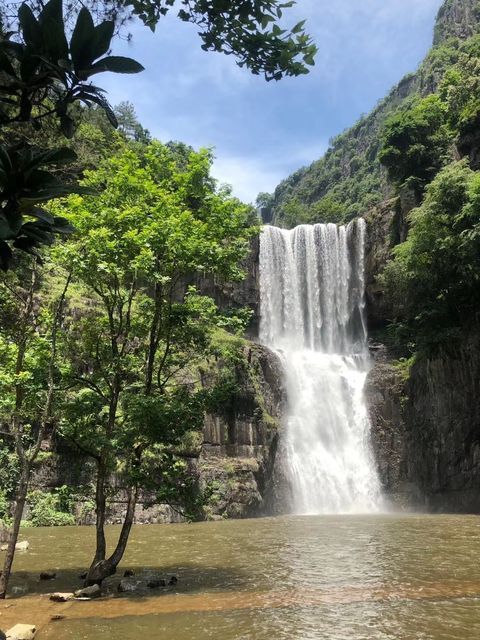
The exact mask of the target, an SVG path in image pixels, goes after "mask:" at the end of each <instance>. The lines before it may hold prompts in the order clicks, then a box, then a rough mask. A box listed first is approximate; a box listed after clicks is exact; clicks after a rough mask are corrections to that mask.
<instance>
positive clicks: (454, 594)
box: [13, 516, 480, 640]
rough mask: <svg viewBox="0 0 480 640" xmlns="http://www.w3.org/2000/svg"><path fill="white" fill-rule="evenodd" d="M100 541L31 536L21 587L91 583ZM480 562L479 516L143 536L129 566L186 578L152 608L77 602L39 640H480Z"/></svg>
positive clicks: (264, 524) (251, 523) (189, 528)
mask: <svg viewBox="0 0 480 640" xmlns="http://www.w3.org/2000/svg"><path fill="white" fill-rule="evenodd" d="M113 529H114V528H112V531H113ZM93 533H94V532H93V529H90V528H64V529H33V530H28V531H26V532H25V537H26V538H27V539H28V540H29V541H30V544H31V547H30V550H29V551H28V552H27V553H26V554H24V555H18V558H17V561H16V566H15V570H16V577H15V581H14V583H13V584H16V585H21V584H23V585H25V586H28V589H29V592H30V594H31V593H40V592H47V591H52V590H63V589H67V588H68V589H71V588H72V585H73V586H77V585H79V580H78V574H79V573H81V571H82V570H83V569H84V568H85V566H86V565H87V564H88V561H89V559H90V554H91V551H92V542H93ZM479 557H480V518H478V517H474V516H406V517H397V516H372V517H287V518H275V519H269V518H267V519H261V520H248V521H226V522H215V523H213V522H212V523H201V524H192V525H187V524H185V525H168V526H165V525H163V526H161V525H160V526H144V527H136V528H135V530H134V532H133V536H132V540H131V544H130V546H129V549H128V553H127V556H126V558H125V561H124V563H123V568H125V567H129V568H133V569H136V570H137V572H138V571H141V570H142V569H143V568H145V567H149V568H155V569H158V570H161V571H162V572H165V574H172V573H174V574H176V575H177V576H178V578H179V581H178V584H177V585H176V586H175V587H174V588H171V589H167V590H164V591H163V592H162V593H155V594H154V595H151V596H149V597H148V598H145V597H144V598H138V597H137V598H132V597H131V596H130V597H121V598H117V599H106V600H101V601H97V602H88V603H74V604H73V605H72V606H71V607H70V609H68V611H66V613H65V616H66V617H65V619H64V620H61V621H58V622H54V623H50V624H49V625H47V626H46V627H45V628H44V629H42V630H41V632H40V634H39V636H38V638H39V640H47V639H56V640H67V639H68V640H80V639H85V640H93V639H97V638H98V637H101V638H102V640H113V639H115V640H117V639H119V638H121V639H122V640H134V639H135V640H138V638H141V637H143V638H145V640H147V639H150V638H153V639H157V638H158V639H160V638H164V637H168V638H169V640H180V639H181V640H193V639H195V640H204V639H207V638H213V639H215V640H233V639H235V640H247V639H252V640H267V638H268V639H269V640H270V639H271V638H275V640H287V639H288V640H292V639H295V640H317V639H318V640H320V639H322V640H344V639H345V640H346V639H348V640H367V639H368V640H387V639H388V640H390V639H394V638H395V639H397V638H398V639H401V640H457V639H458V640H467V639H470V638H472V639H473V638H480V563H479V562H478V559H479ZM48 569H50V570H56V571H57V572H58V579H57V580H55V581H53V582H48V583H42V582H39V581H38V573H39V572H40V571H44V570H48ZM122 572H123V571H122ZM114 589H115V584H112V590H114ZM25 602H26V600H25ZM28 606H29V607H31V606H32V605H31V603H29V605H28ZM25 613H26V617H27V618H28V615H27V614H28V612H27V611H26V612H25Z"/></svg>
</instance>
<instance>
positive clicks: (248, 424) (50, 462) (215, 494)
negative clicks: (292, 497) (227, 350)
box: [25, 341, 285, 524]
mask: <svg viewBox="0 0 480 640" xmlns="http://www.w3.org/2000/svg"><path fill="white" fill-rule="evenodd" d="M241 355H242V360H241V362H239V363H238V366H237V367H236V372H235V377H236V380H235V390H234V391H233V393H232V395H231V397H230V398H229V399H228V400H227V401H226V402H225V404H224V406H223V407H222V410H221V411H219V412H218V413H216V414H210V415H206V416H205V421H204V428H203V443H202V444H201V447H200V451H199V454H198V455H194V454H192V456H191V458H190V460H189V465H190V468H191V472H192V474H193V475H194V476H195V477H196V478H197V479H198V482H199V485H200V487H201V488H202V489H203V490H205V491H206V495H207V496H208V500H207V504H206V505H205V517H207V518H213V519H217V518H224V517H236V518H241V517H249V516H256V515H260V514H263V513H265V511H267V510H269V509H270V505H271V504H272V503H274V502H276V499H275V492H276V491H277V487H276V486H275V483H274V480H273V478H274V473H273V469H274V467H275V462H276V455H277V448H278V441H279V435H280V429H281V416H282V411H283V410H282V407H283V404H284V401H285V398H284V390H283V386H282V371H281V364H280V361H279V359H278V357H277V356H276V355H275V354H274V353H273V352H271V351H270V350H269V349H267V348H266V347H263V346H261V345H258V344H254V343H252V342H247V341H245V346H244V347H243V348H242V354H241ZM218 366H222V363H218ZM45 455H46V459H44V461H43V462H42V465H41V467H40V469H39V471H38V472H37V473H36V474H35V476H34V478H33V482H32V487H33V488H40V489H42V490H45V489H47V490H49V489H53V488H55V487H61V486H63V485H68V486H69V487H71V488H75V489H76V490H77V492H78V494H79V495H82V494H84V495H85V496H86V497H85V499H79V500H78V502H77V504H76V519H77V522H78V523H79V524H93V522H94V505H93V502H92V500H91V498H89V497H88V496H89V494H91V481H92V478H93V477H94V468H93V463H92V461H91V460H88V459H87V458H85V457H82V456H81V455H79V452H78V451H77V450H75V449H73V448H72V447H71V446H69V445H68V444H67V443H65V442H63V441H60V440H59V441H57V442H56V444H55V447H54V449H53V451H52V452H49V453H48V454H45ZM110 488H111V499H110V500H109V509H108V518H107V519H108V522H109V523H112V524H115V523H117V522H122V520H123V516H124V515H125V511H126V502H127V496H126V494H125V491H124V490H123V488H122V479H121V477H112V478H111V480H110ZM25 518H27V519H28V512H26V514H25ZM182 519H183V518H182V515H181V514H180V512H179V511H178V510H176V509H174V508H172V507H170V506H168V505H163V504H156V503H155V498H154V496H153V495H150V494H148V493H147V492H143V493H142V494H141V496H140V500H139V504H138V505H137V510H136V514H135V520H136V522H137V523H162V522H178V521H181V520H182Z"/></svg>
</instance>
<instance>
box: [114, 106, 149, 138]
mask: <svg viewBox="0 0 480 640" xmlns="http://www.w3.org/2000/svg"><path fill="white" fill-rule="evenodd" d="M114 113H115V117H116V118H117V122H118V127H119V129H120V131H121V132H122V133H123V134H124V135H125V136H126V138H127V139H128V140H134V141H135V142H141V143H143V144H147V143H148V142H150V141H151V136H150V133H149V131H148V130H147V129H145V128H144V127H142V125H141V124H140V122H139V121H138V118H137V114H136V113H135V107H134V106H133V104H132V103H131V102H120V104H118V105H117V106H116V107H115V109H114Z"/></svg>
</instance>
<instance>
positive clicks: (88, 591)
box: [73, 584, 101, 598]
mask: <svg viewBox="0 0 480 640" xmlns="http://www.w3.org/2000/svg"><path fill="white" fill-rule="evenodd" d="M100 593H101V589H100V587H99V586H98V584H93V585H92V586H91V587H85V588H84V589H78V591H75V593H74V594H73V595H74V596H75V598H98V596H99V595H100Z"/></svg>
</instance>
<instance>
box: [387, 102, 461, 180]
mask: <svg viewBox="0 0 480 640" xmlns="http://www.w3.org/2000/svg"><path fill="white" fill-rule="evenodd" d="M451 143H452V136H451V134H450V130H449V128H448V125H447V110H446V109H445V106H444V104H443V103H442V101H441V99H440V98H439V96H437V95H431V96H427V97H426V98H423V99H422V100H418V99H415V100H414V101H413V103H412V104H411V105H410V106H409V107H408V108H405V107H402V108H400V110H398V111H397V112H396V113H395V114H393V115H392V116H391V117H390V118H388V119H387V121H386V123H385V126H384V129H383V133H382V149H381V151H380V154H379V159H380V161H381V162H382V163H383V164H384V165H385V166H386V167H387V170H388V175H389V177H390V179H391V180H392V181H393V182H394V183H396V184H402V183H404V182H405V181H406V180H408V179H410V180H411V179H412V178H413V180H414V181H415V185H416V187H417V189H416V190H417V192H418V193H421V191H422V189H423V186H424V185H425V184H426V183H427V182H429V181H430V180H431V179H432V178H433V177H434V176H435V174H436V173H437V172H438V171H439V170H440V169H441V167H442V166H443V165H445V163H446V162H447V160H448V158H449V155H450V156H451V154H449V149H450V146H451Z"/></svg>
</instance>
